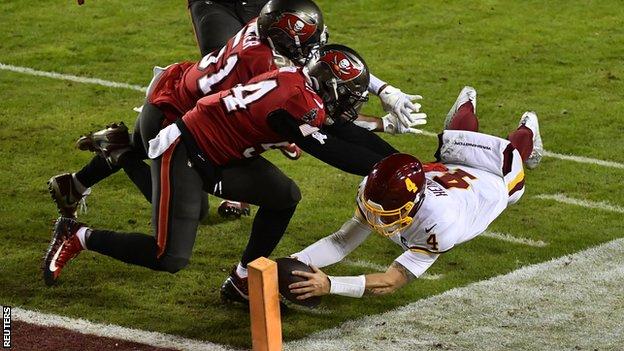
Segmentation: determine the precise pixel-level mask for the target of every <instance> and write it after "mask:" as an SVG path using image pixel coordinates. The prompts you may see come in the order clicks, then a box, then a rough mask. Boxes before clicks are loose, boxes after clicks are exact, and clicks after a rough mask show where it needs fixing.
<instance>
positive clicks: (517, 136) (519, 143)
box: [507, 125, 533, 161]
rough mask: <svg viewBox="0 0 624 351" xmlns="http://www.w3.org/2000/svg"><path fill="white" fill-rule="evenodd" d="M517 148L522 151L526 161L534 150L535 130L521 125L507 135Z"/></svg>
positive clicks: (521, 153)
mask: <svg viewBox="0 0 624 351" xmlns="http://www.w3.org/2000/svg"><path fill="white" fill-rule="evenodd" d="M507 140H509V141H510V142H511V145H513V147H514V148H516V150H518V152H519V153H520V157H522V161H526V160H527V159H528V158H529V156H531V152H533V131H532V130H531V129H529V128H528V127H526V126H524V125H521V126H520V127H518V129H516V130H515V131H513V132H511V133H510V134H509V136H508V137H507Z"/></svg>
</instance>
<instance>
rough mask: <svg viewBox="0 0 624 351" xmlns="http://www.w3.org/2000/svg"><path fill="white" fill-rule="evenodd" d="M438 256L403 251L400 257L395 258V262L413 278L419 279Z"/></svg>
mask: <svg viewBox="0 0 624 351" xmlns="http://www.w3.org/2000/svg"><path fill="white" fill-rule="evenodd" d="M438 256H440V255H437V254H431V253H424V252H413V251H405V252H404V253H403V254H402V255H401V256H399V257H397V259H396V260H395V261H396V262H398V263H400V264H401V265H402V266H403V267H405V268H407V269H408V270H409V271H410V272H412V274H413V275H414V276H416V277H420V276H421V275H422V274H423V273H425V271H426V270H427V269H429V267H431V265H432V264H433V262H435V260H436V259H437V258H438Z"/></svg>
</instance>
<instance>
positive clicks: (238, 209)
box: [217, 200, 251, 218]
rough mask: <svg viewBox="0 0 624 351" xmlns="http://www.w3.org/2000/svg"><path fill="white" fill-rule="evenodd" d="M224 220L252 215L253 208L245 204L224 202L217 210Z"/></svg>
mask: <svg viewBox="0 0 624 351" xmlns="http://www.w3.org/2000/svg"><path fill="white" fill-rule="evenodd" d="M217 212H219V215H220V216H221V217H223V218H240V217H241V216H249V215H251V206H249V204H248V203H245V202H238V201H230V200H223V201H221V203H220V204H219V208H218V209H217Z"/></svg>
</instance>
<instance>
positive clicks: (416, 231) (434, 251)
mask: <svg viewBox="0 0 624 351" xmlns="http://www.w3.org/2000/svg"><path fill="white" fill-rule="evenodd" d="M476 105H477V93H476V91H475V90H474V89H473V88H471V87H465V88H464V89H463V90H462V91H461V93H460V95H459V97H458V98H457V100H456V101H455V104H454V105H453V107H452V108H451V110H450V111H449V114H448V115H447V119H446V121H445V130H444V131H443V132H442V133H441V134H440V137H439V140H440V146H439V148H438V151H437V152H436V158H437V163H430V164H424V165H423V164H421V162H420V161H419V160H418V159H417V158H415V157H413V156H411V155H407V154H394V155H391V156H389V157H387V158H385V159H384V160H382V161H381V162H379V163H378V164H377V165H375V167H374V168H373V170H372V172H370V174H369V175H368V176H367V177H366V178H364V180H363V181H362V183H361V184H360V187H359V190H358V194H357V205H358V207H357V210H356V214H355V215H354V217H353V218H352V219H350V220H349V221H347V222H346V223H345V224H344V225H343V226H342V228H340V230H338V231H337V232H335V233H334V234H332V235H329V236H327V237H325V238H324V239H321V240H319V241H317V242H316V243H314V244H312V245H310V246H308V247H307V248H305V249H304V250H302V251H300V252H297V253H295V254H293V256H294V257H296V258H297V259H299V260H300V261H302V262H304V263H306V264H310V265H312V267H313V270H314V272H315V273H307V272H301V271H294V272H293V274H294V275H299V276H302V277H305V278H307V280H305V281H303V282H299V283H293V284H291V285H290V286H289V287H290V289H291V292H292V293H295V294H299V296H298V297H297V298H298V299H302V300H303V299H306V298H309V297H311V296H320V295H326V294H338V295H343V296H350V297H361V296H362V295H363V294H364V293H365V292H367V293H370V294H372V295H383V294H388V293H391V292H393V291H395V290H397V289H399V288H400V287H402V286H403V285H405V284H407V283H408V282H409V281H411V280H413V279H415V278H417V277H419V276H421V275H422V274H423V273H424V272H425V271H426V270H427V269H428V268H429V267H430V266H431V265H432V264H433V263H434V261H435V260H436V259H437V258H438V257H439V256H440V255H441V254H443V253H445V252H447V251H449V250H450V249H452V248H453V247H454V246H455V245H457V244H461V243H463V242H466V241H468V240H470V239H472V238H474V237H476V236H477V235H479V234H481V233H483V232H484V231H485V230H486V228H487V227H488V226H489V225H490V223H492V221H494V219H496V217H498V216H499V215H500V214H501V213H502V212H503V210H505V208H507V206H508V205H510V204H513V203H515V202H517V201H518V200H519V199H520V197H521V196H522V194H523V192H524V170H523V166H522V163H523V161H524V163H525V165H526V166H527V167H528V168H535V167H537V165H538V164H539V162H540V160H541V156H542V152H543V147H542V140H541V137H540V134H539V126H538V120H537V115H536V114H535V113H534V112H525V113H524V114H523V115H522V118H521V119H520V124H519V126H518V129H516V130H515V131H514V132H512V133H511V134H510V135H509V137H508V140H505V139H501V138H498V137H494V136H490V135H487V134H481V133H478V132H477V131H478V120H477V117H476V115H475V110H476ZM371 230H373V231H375V232H377V233H379V234H381V235H383V236H385V237H387V238H389V239H390V240H392V241H393V242H395V243H396V244H398V245H399V246H401V247H402V248H403V249H404V250H405V252H404V253H403V254H402V255H400V256H399V257H398V258H397V259H396V260H395V261H394V262H393V263H392V264H391V265H390V267H389V268H388V270H387V271H386V272H384V273H373V274H366V275H360V276H349V277H339V276H335V277H332V276H327V275H326V274H325V273H323V272H322V271H321V270H319V269H318V268H317V267H325V266H328V265H331V264H334V263H336V262H339V261H341V260H342V259H343V258H344V257H345V256H347V255H348V254H349V253H350V252H352V251H353V250H354V249H355V248H356V247H357V246H359V245H360V244H361V243H362V242H364V240H365V239H366V238H367V237H368V235H369V234H370V232H371Z"/></svg>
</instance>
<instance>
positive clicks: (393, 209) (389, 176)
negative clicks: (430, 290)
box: [360, 154, 426, 236]
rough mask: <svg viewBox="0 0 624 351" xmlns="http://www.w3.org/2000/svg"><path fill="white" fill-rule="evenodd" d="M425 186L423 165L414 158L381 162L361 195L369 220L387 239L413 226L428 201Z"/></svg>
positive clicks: (401, 156)
mask: <svg viewBox="0 0 624 351" xmlns="http://www.w3.org/2000/svg"><path fill="white" fill-rule="evenodd" d="M425 183H426V180H425V172H424V170H423V165H422V163H421V162H420V161H419V160H418V159H417V158H416V157H414V156H411V155H407V154H394V155H390V156H388V157H386V158H384V159H383V160H381V161H379V162H378V163H377V164H376V165H375V166H374V167H373V170H372V171H371V172H370V173H369V174H368V178H367V179H366V184H365V185H364V191H363V192H362V193H361V195H360V202H361V204H362V205H363V206H364V208H363V209H362V210H363V212H364V216H365V217H366V220H367V221H368V223H369V224H370V225H371V226H373V228H375V229H376V230H377V231H378V232H379V233H381V234H383V235H385V236H392V235H394V234H395V233H396V232H398V231H399V230H401V229H403V228H405V227H407V226H409V225H410V224H411V223H412V221H413V216H414V214H415V213H416V211H418V209H419V208H420V205H421V204H422V202H423V200H424V199H425Z"/></svg>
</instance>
